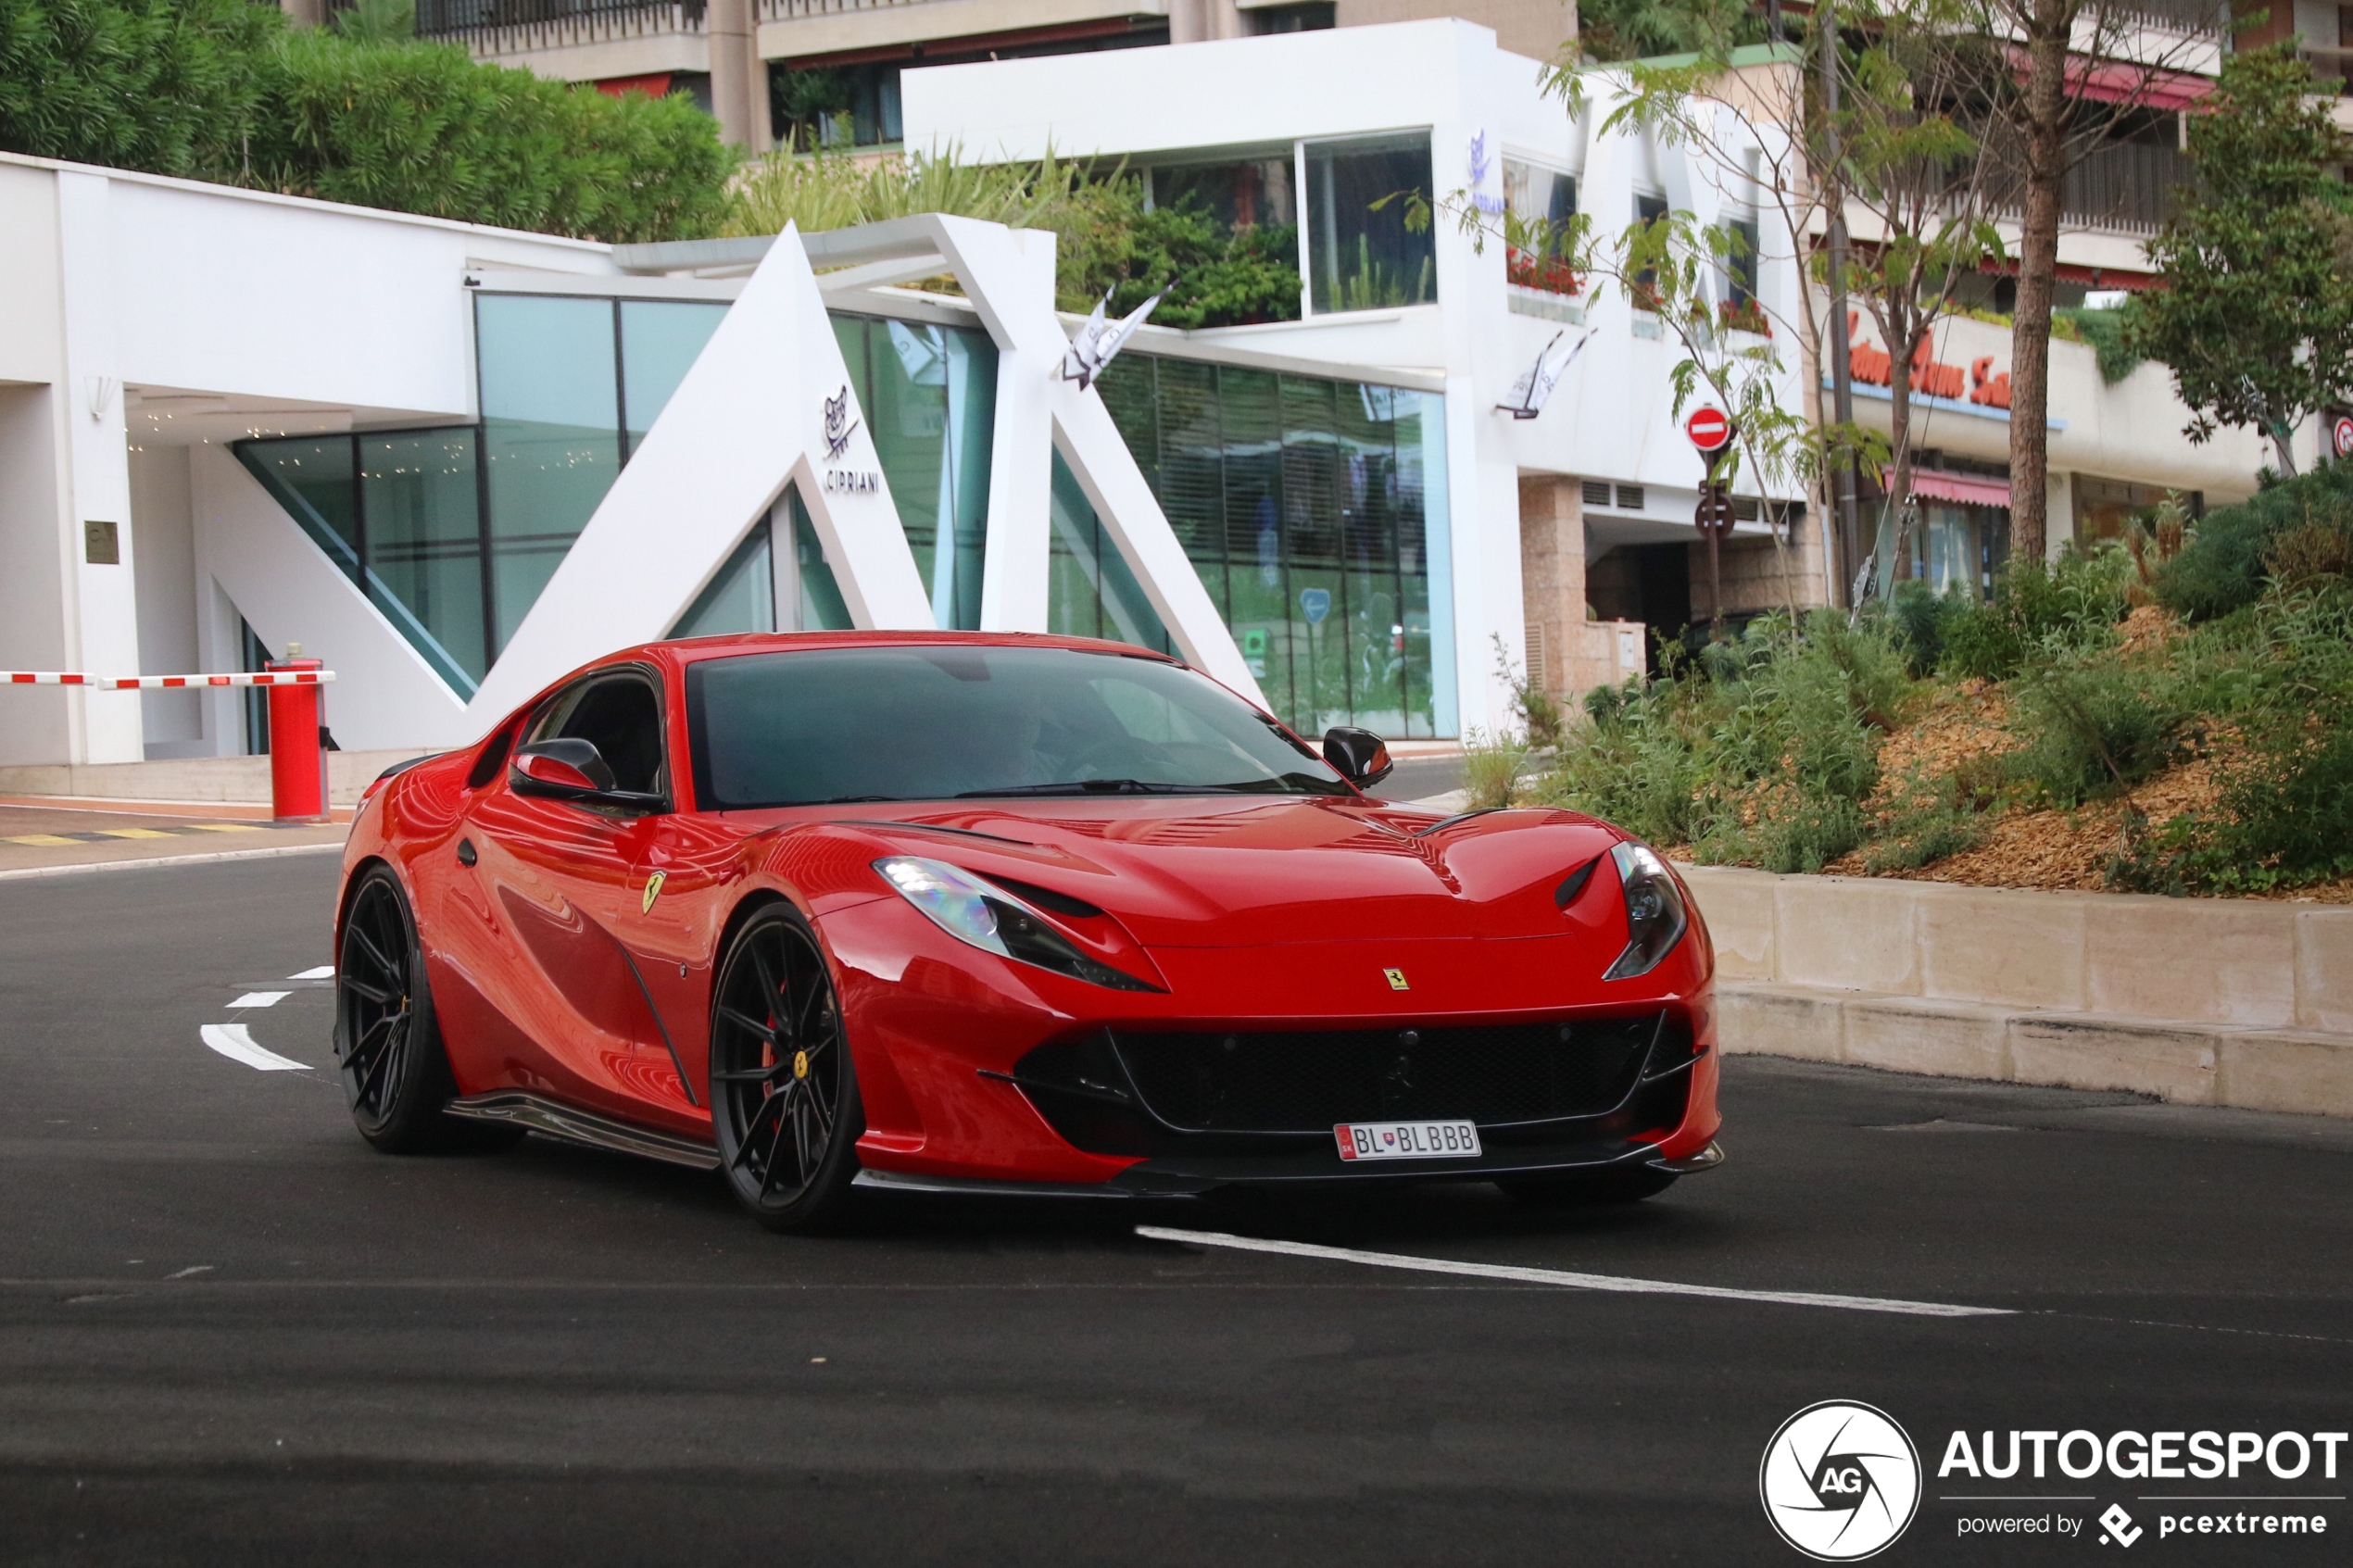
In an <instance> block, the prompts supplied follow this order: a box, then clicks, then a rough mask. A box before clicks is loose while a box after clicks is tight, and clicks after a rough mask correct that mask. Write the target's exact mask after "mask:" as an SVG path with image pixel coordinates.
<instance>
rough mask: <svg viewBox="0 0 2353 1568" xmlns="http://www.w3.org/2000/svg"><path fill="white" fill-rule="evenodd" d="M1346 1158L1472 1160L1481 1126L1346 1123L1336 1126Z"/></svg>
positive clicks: (1423, 1123) (1468, 1124) (1341, 1150)
mask: <svg viewBox="0 0 2353 1568" xmlns="http://www.w3.org/2000/svg"><path fill="white" fill-rule="evenodd" d="M1332 1136H1333V1137H1334V1138H1336V1139H1338V1140H1339V1142H1340V1158H1341V1159H1342V1160H1470V1159H1475V1158H1477V1156H1478V1125H1477V1124H1476V1123H1470V1122H1343V1123H1340V1125H1339V1126H1337V1127H1334V1128H1333V1129H1332Z"/></svg>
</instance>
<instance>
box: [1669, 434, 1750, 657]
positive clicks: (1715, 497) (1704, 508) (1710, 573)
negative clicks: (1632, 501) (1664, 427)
mask: <svg viewBox="0 0 2353 1568" xmlns="http://www.w3.org/2000/svg"><path fill="white" fill-rule="evenodd" d="M1683 433H1684V434H1686V435H1688V436H1690V437H1691V440H1692V445H1693V446H1696V447H1698V448H1699V454H1700V457H1701V458H1703V459H1704V460H1705V462H1706V464H1707V475H1706V477H1705V478H1704V479H1702V480H1701V481H1700V483H1699V504H1698V506H1697V507H1696V508H1693V510H1692V524H1693V525H1694V526H1696V527H1697V528H1698V529H1699V531H1700V533H1701V535H1702V536H1703V537H1705V539H1706V540H1707V591H1708V600H1707V640H1708V641H1709V642H1711V643H1712V642H1717V641H1718V640H1720V639H1721V638H1722V636H1723V634H1724V561H1723V557H1722V554H1721V550H1722V541H1723V537H1724V535H1725V534H1727V533H1730V532H1731V531H1732V487H1731V485H1730V483H1728V482H1727V481H1724V480H1719V479H1718V478H1717V477H1716V470H1717V468H1718V465H1719V464H1721V463H1722V462H1723V460H1724V455H1725V454H1726V453H1728V452H1730V450H1731V449H1732V439H1733V437H1734V436H1736V435H1738V434H1739V433H1740V432H1739V429H1738V427H1736V426H1735V425H1734V424H1733V423H1732V421H1731V420H1730V418H1729V417H1728V416H1727V415H1726V414H1725V413H1724V411H1723V410H1722V409H1721V408H1699V409H1696V410H1694V411H1693V412H1692V417H1691V418H1690V419H1688V420H1685V421H1684V422H1683Z"/></svg>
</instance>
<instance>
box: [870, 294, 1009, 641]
mask: <svg viewBox="0 0 2353 1568" xmlns="http://www.w3.org/2000/svg"><path fill="white" fill-rule="evenodd" d="M834 336H835V337H836V338H837V339H838V340H839V341H840V344H841V356H842V358H843V359H844V360H846V361H847V362H848V363H849V377H850V384H851V386H852V387H853V388H854V389H855V390H856V392H857V394H858V407H859V408H860V409H861V410H862V411H863V413H864V414H865V416H866V428H867V430H868V432H869V433H871V434H872V435H873V437H874V442H875V453H876V455H877V456H878V457H880V458H881V459H882V470H883V479H884V481H885V483H887V484H888V485H889V486H890V498H891V500H892V501H893V502H894V503H895V504H896V505H897V506H898V508H899V524H900V527H901V528H903V529H904V530H906V533H907V547H908V548H909V549H911V550H912V551H913V552H914V555H915V570H916V571H918V572H920V573H922V575H923V580H924V583H925V586H926V587H928V588H929V589H930V590H931V614H932V621H933V622H934V623H935V624H937V626H938V627H939V628H940V629H941V630H943V631H948V630H956V631H965V632H970V631H975V630H977V629H978V628H979V626H980V579H981V571H982V568H983V567H984V565H985V564H986V560H987V555H988V457H989V445H990V443H991V441H992V440H993V439H994V437H995V434H996V428H997V345H995V344H994V343H993V342H991V341H990V339H989V336H988V333H987V332H982V331H980V330H978V329H977V328H973V327H938V326H927V325H925V324H923V323H920V322H912V321H889V320H880V319H878V318H875V317H872V316H840V315H837V316H836V317H835V318H834Z"/></svg>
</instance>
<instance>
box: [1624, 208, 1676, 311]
mask: <svg viewBox="0 0 2353 1568" xmlns="http://www.w3.org/2000/svg"><path fill="white" fill-rule="evenodd" d="M1666 217H1667V198H1666V197H1665V196H1646V195H1644V194H1642V193H1641V192H1639V191H1637V192H1636V193H1635V194H1634V221H1635V222H1637V223H1641V224H1643V225H1645V226H1648V225H1650V224H1653V223H1657V222H1661V221H1663V220H1665V219H1666ZM1629 292H1630V293H1631V294H1632V295H1633V296H1634V308H1636V309H1637V310H1656V309H1657V308H1658V269H1657V268H1655V267H1645V268H1643V269H1642V270H1641V271H1639V272H1637V273H1635V274H1634V286H1633V288H1632V289H1631V290H1630V291H1629Z"/></svg>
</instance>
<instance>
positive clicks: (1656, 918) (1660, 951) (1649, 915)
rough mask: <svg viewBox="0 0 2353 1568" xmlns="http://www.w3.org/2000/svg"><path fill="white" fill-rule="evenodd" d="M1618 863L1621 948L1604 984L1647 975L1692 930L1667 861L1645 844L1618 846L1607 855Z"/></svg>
mask: <svg viewBox="0 0 2353 1568" xmlns="http://www.w3.org/2000/svg"><path fill="white" fill-rule="evenodd" d="M1609 858H1610V859H1612V860H1614V861H1616V862H1617V880H1618V884H1619V885H1620V886H1621V887H1623V889H1624V890H1625V894H1626V936H1627V941H1626V950H1625V951H1624V952H1622V953H1620V954H1618V955H1617V962H1616V963H1614V964H1611V965H1610V966H1609V970H1608V972H1606V973H1604V975H1603V976H1602V978H1603V979H1604V980H1631V979H1633V978H1634V977H1635V976H1636V975H1638V974H1648V973H1649V972H1651V971H1652V970H1655V969H1656V968H1657V967H1658V966H1659V963H1660V960H1664V959H1665V958H1666V957H1667V954H1668V953H1670V952H1673V951H1674V950H1675V944H1676V943H1678V942H1680V941H1681V940H1682V939H1683V933H1684V932H1685V931H1686V930H1687V929H1689V928H1690V926H1691V923H1692V922H1691V916H1690V915H1689V914H1688V913H1686V912H1685V910H1684V909H1683V890H1682V889H1681V888H1680V887H1678V886H1676V885H1675V878H1674V877H1673V876H1672V875H1671V874H1669V872H1667V862H1666V861H1664V860H1662V859H1659V858H1658V854H1657V852H1656V851H1655V850H1653V849H1652V848H1650V847H1648V846H1647V845H1642V844H1620V845H1618V846H1617V847H1615V848H1613V849H1612V850H1611V851H1610V852H1609Z"/></svg>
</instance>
